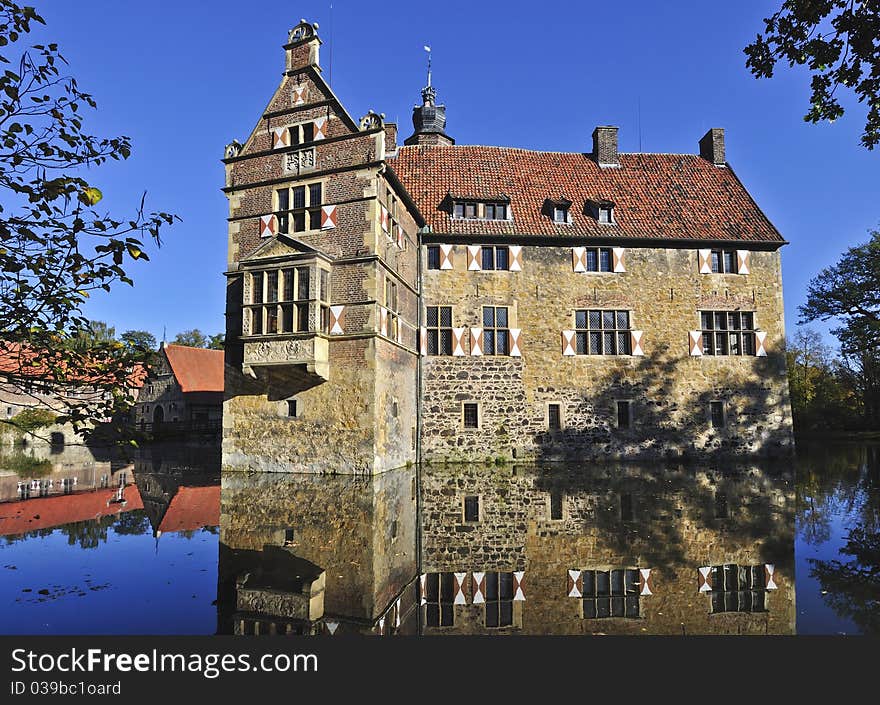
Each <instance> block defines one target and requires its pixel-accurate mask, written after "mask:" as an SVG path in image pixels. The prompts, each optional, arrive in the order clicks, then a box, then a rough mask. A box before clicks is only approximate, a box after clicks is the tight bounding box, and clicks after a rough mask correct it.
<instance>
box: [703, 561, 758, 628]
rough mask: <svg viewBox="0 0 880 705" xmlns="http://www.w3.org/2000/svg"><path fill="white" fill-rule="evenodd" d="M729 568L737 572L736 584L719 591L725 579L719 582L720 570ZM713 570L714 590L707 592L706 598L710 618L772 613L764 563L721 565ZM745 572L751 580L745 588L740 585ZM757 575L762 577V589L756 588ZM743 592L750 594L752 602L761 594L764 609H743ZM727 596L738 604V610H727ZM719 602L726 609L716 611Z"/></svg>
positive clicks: (714, 566) (750, 607)
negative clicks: (721, 615)
mask: <svg viewBox="0 0 880 705" xmlns="http://www.w3.org/2000/svg"><path fill="white" fill-rule="evenodd" d="M728 567H732V568H734V569H735V570H736V584H735V585H734V587H732V588H727V586H724V587H723V588H722V589H718V586H719V585H721V584H722V582H723V579H722V580H719V578H718V569H719V568H721V569H722V570H724V569H726V568H728ZM711 568H712V572H711V576H712V589H711V590H708V591H707V592H706V596H707V598H708V600H709V616H710V617H712V616H714V615H718V614H766V613H768V612H770V604H769V603H770V590H768V589H767V585H766V578H765V575H764V570H765V566H764V564H763V563H747V564H739V563H720V564H717V565H712V566H711ZM743 570H746V571H747V574H748V578H749V579H748V580H747V581H746V585H745V586H743V585H740V580H741V579H742V571H743ZM725 572H726V571H725ZM756 575H757V576H760V585H761V586H760V587H758V586H755V584H754V581H755V576H756ZM743 592H747V593H750V597H751V599H752V600H753V599H754V596H755V594H760V595H761V598H762V600H761V601H762V603H763V604H762V607H759V608H758V609H753V608H752V606H749V607H748V609H741V608H742V606H743V605H742V603H741V593H743ZM727 596H729V597H730V598H731V599H730V602H735V603H736V607H737V609H727V605H728V600H725V597H727ZM719 601H721V602H723V604H724V609H721V610H718V609H716V607H717V605H718V602H719Z"/></svg>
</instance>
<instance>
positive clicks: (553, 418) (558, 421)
mask: <svg viewBox="0 0 880 705" xmlns="http://www.w3.org/2000/svg"><path fill="white" fill-rule="evenodd" d="M547 427H548V428H549V429H550V430H551V431H558V430H559V429H561V428H562V409H561V406H560V405H559V404H550V405H549V406H548V407H547Z"/></svg>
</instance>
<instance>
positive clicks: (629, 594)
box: [578, 565, 645, 622]
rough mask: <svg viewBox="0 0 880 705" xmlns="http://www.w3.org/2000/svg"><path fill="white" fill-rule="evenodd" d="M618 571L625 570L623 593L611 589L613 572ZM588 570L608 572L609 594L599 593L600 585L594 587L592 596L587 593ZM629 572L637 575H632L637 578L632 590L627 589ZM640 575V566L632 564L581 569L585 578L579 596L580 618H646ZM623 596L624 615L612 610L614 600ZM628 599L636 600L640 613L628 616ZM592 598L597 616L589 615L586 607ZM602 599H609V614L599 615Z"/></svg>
mask: <svg viewBox="0 0 880 705" xmlns="http://www.w3.org/2000/svg"><path fill="white" fill-rule="evenodd" d="M616 571H623V572H624V586H623V587H624V591H623V594H622V595H616V594H613V592H612V589H611V586H612V585H613V581H612V573H613V572H616ZM588 572H591V573H593V574H596V573H608V585H609V593H608V595H599V591H598V587H594V590H593V593H592V596H588V595H587V585H586V576H585V574H586V573H588ZM627 572H629V573H630V574H631V575H632V573H635V575H634V576H632V577H634V578H635V581H634V583H633V584H632V585H631V586H630V588H632V591H630V590H628V589H627V585H626V577H625V576H626V573H627ZM638 575H639V568H638V566H631V565H626V566H619V565H616V566H595V567H590V568H583V569H581V579H582V580H583V590H582V593H581V597H579V598H578V605H579V616H580V618H581V619H584V620H589V621H591V622H593V621H597V622H598V621H602V620H606V619H614V620H635V619H644V618H645V617H644V615H643V614H642V601H641V598H642V595H641V594H640V590H639V578H638ZM597 584H598V581H594V586H595V585H597ZM621 598H622V599H623V600H624V614H623V615H614V614H612V612H613V608H612V600H614V599H621ZM627 599H629V600H630V601H632V600H635V603H636V605H637V606H638V614H637V615H629V616H628V615H627V614H626V611H627V605H626V600H627ZM590 600H591V601H593V602H594V603H595V605H596V608H597V609H596V610H595V616H590V615H588V614H587V611H586V609H585V608H586V603H587V601H590ZM600 600H607V601H608V614H607V615H602V616H599V610H598V606H599V601H600Z"/></svg>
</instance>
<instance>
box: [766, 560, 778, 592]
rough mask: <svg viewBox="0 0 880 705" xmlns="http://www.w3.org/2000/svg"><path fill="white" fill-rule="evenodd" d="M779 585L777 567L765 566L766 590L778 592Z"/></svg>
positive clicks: (767, 564) (769, 564) (768, 564)
mask: <svg viewBox="0 0 880 705" xmlns="http://www.w3.org/2000/svg"><path fill="white" fill-rule="evenodd" d="M778 588H779V584H778V583H777V582H776V566H774V565H773V564H772V563H765V564H764V589H765V590H776V589H778Z"/></svg>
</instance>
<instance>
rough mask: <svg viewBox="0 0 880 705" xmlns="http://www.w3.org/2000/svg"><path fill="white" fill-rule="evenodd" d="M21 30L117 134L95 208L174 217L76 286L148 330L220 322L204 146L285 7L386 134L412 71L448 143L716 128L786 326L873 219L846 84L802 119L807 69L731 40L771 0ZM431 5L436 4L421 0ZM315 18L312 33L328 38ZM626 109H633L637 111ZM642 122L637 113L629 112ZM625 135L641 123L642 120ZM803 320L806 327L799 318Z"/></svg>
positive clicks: (220, 5) (249, 10)
mask: <svg viewBox="0 0 880 705" xmlns="http://www.w3.org/2000/svg"><path fill="white" fill-rule="evenodd" d="M31 2H34V3H35V4H36V5H37V9H38V11H39V12H40V13H41V14H42V15H43V17H44V18H45V19H46V21H47V25H48V26H47V28H46V29H45V30H43V29H41V30H40V31H39V32H37V33H35V34H36V35H38V36H35V37H34V42H36V41H38V39H40V40H47V41H56V42H58V43H59V45H60V49H61V51H62V53H63V54H64V55H65V57H66V58H67V59H68V61H69V63H70V73H71V74H72V75H73V76H75V77H76V78H77V79H78V81H79V83H80V87H81V88H82V89H84V90H86V91H88V92H90V93H92V94H93V95H94V97H95V99H96V100H97V102H98V110H97V111H92V112H90V113H88V114H87V117H86V127H87V129H89V130H90V131H91V132H93V133H95V134H103V135H111V134H125V135H128V136H130V137H131V138H132V142H133V155H132V157H131V158H130V159H129V160H128V161H126V162H123V163H122V164H111V165H107V166H102V167H99V168H98V169H96V170H94V172H93V173H92V174H91V175H90V176H89V178H90V179H91V180H92V181H93V182H94V183H95V184H96V185H97V186H99V187H100V188H101V189H102V190H103V192H104V195H105V200H104V202H103V203H104V205H105V206H106V207H107V208H108V209H109V210H110V211H111V213H113V214H114V215H123V214H127V213H130V212H131V211H132V209H133V208H134V207H135V206H136V204H137V202H138V201H139V199H140V195H141V193H142V192H143V191H144V190H146V191H147V206H148V208H151V209H157V210H164V211H168V212H172V213H176V214H177V215H179V216H180V217H181V218H182V219H183V222H181V223H177V224H175V225H174V226H173V228H170V229H169V230H167V231H166V233H165V236H164V244H163V246H162V247H161V248H158V249H157V248H156V247H152V246H151V247H150V248H149V249H148V252H149V254H150V257H151V261H150V262H148V263H137V264H135V265H134V266H132V268H131V273H132V275H133V278H134V281H135V286H134V287H133V288H129V287H127V286H124V285H121V286H118V287H116V288H115V289H114V290H113V291H112V292H111V293H110V294H107V295H103V296H96V297H95V298H93V299H92V300H91V302H90V303H89V305H88V308H87V309H86V313H87V315H89V316H90V317H92V318H97V319H101V320H105V321H107V322H108V323H109V324H111V325H114V326H116V328H117V331H118V332H121V331H123V330H127V329H145V330H149V331H150V332H152V333H153V334H154V335H156V336H157V338H161V336H162V332H163V329H167V334H168V338H169V339H170V338H173V336H174V334H175V333H177V332H178V331H180V330H184V329H188V328H201V329H202V330H203V331H205V332H208V333H214V332H218V331H221V330H223V328H224V320H223V311H224V285H225V278H224V277H223V274H222V272H223V271H224V270H225V268H226V222H225V218H226V215H227V203H226V198H225V197H224V195H223V194H222V193H221V191H220V188H221V187H222V185H223V178H224V177H223V166H222V164H221V163H220V158H221V157H222V153H223V147H224V145H226V144H227V143H228V142H229V141H231V140H232V139H233V138H236V139H239V140H241V141H244V139H245V138H246V137H247V135H248V134H249V132H250V131H251V129H252V128H253V126H254V124H255V123H256V121H257V120H258V119H259V117H260V115H261V113H262V110H263V109H264V107H265V105H266V103H267V101H268V99H269V97H270V96H271V95H272V92H273V91H274V89H275V87H276V86H277V84H278V81H279V80H280V76H281V72H282V70H283V67H284V53H283V51H282V49H281V45H282V44H284V42H285V41H286V37H287V31H288V30H289V28H290V27H292V26H293V25H295V24H296V23H297V21H298V20H299V19H300V18H301V17H305V18H307V19H308V20H310V21H317V22H319V23H320V30H319V34H320V35H321V37H322V39H323V40H324V42H325V43H324V46H323V47H322V57H321V59H322V64H323V65H324V68H325V76H327V75H328V74H331V71H330V58H331V55H332V74H331V75H330V76H329V77H330V82H331V85H332V87H333V89H334V91H335V93H336V94H337V96H339V98H340V99H341V100H342V101H343V103H344V104H345V106H346V107H347V109H348V110H349V112H350V113H351V114H352V115H353V116H354V117H355V118H357V117H360V116H361V115H363V114H364V113H366V111H367V110H369V109H374V110H376V111H377V112H384V113H385V114H386V119H388V120H397V121H398V123H399V124H400V126H401V138H402V137H405V136H407V135H408V134H410V132H411V128H410V125H411V123H410V114H411V110H412V106H413V104H414V103H415V102H416V101H417V100H418V98H419V90H420V88H421V87H422V85H423V84H424V73H425V52H424V50H423V48H422V47H423V45H424V44H430V45H431V47H432V49H433V57H434V59H433V61H434V84H435V86H436V87H437V90H438V97H439V100H440V101H441V102H443V103H445V104H446V106H447V117H448V124H447V128H448V129H447V131H448V133H449V134H450V135H452V136H453V137H454V138H455V139H456V141H457V142H458V143H459V144H490V145H510V146H516V147H525V148H530V149H546V150H557V151H572V152H577V151H589V150H590V149H591V137H590V135H591V132H592V130H593V127H594V126H595V125H598V124H613V125H618V126H619V127H620V135H619V139H620V149H621V150H622V151H639V144H640V140H641V148H642V150H643V151H646V152H685V153H695V152H697V142H698V140H699V138H700V137H701V136H702V135H703V134H704V133H705V132H706V130H707V129H708V128H710V127H723V128H725V130H726V138H727V159H728V161H729V162H730V164H731V165H732V166H733V168H734V169H735V170H736V172H737V174H738V176H739V177H740V179H741V180H742V181H743V182H744V183H745V185H746V187H747V188H748V189H749V190H750V192H751V194H752V195H753V196H754V198H755V200H756V201H757V202H758V204H759V205H760V206H761V208H762V209H763V210H764V211H765V213H766V214H767V215H768V217H769V218H770V220H771V221H772V222H773V223H774V224H775V225H776V227H777V228H778V229H779V231H780V232H781V233H782V235H783V237H785V238H786V239H787V240H789V241H790V242H791V244H790V245H788V246H787V247H785V248H784V249H783V277H784V285H785V303H786V325H787V328H788V331H789V332H791V331H792V330H793V329H794V326H795V323H796V320H797V306H798V304H800V303H802V302H803V299H804V296H805V291H806V286H807V283H808V282H809V280H810V278H811V277H812V276H814V275H815V274H816V273H817V272H818V271H819V269H820V268H821V267H823V266H826V265H828V264H831V263H833V262H834V261H836V260H837V258H838V256H839V255H840V253H841V252H842V251H843V250H844V249H845V248H847V247H849V246H851V245H854V244H857V243H859V242H863V241H865V240H866V239H867V237H868V235H867V231H868V230H869V229H870V228H876V227H878V226H880V193H878V191H880V188H878V187H880V149H875V150H874V152H869V151H867V150H865V149H864V148H863V147H861V146H859V143H858V137H859V134H860V132H861V128H862V125H863V123H864V114H865V110H864V107H863V106H860V105H858V104H857V103H855V102H854V101H849V100H847V101H845V102H844V107H846V108H847V114H846V115H845V116H844V117H843V118H842V119H841V120H839V121H837V122H836V123H834V124H833V125H830V124H827V123H825V124H821V125H812V124H808V123H805V122H803V120H802V116H803V114H804V113H805V112H806V110H807V107H808V105H807V104H808V93H809V75H808V74H807V73H806V72H805V71H803V70H800V69H795V70H788V69H787V68H780V69H778V70H777V75H776V76H775V77H774V78H773V79H772V80H761V81H758V80H756V79H755V78H753V77H752V76H751V74H750V73H749V72H748V71H747V69H746V68H745V56H744V54H743V53H742V49H743V47H744V46H745V45H746V44H748V43H749V41H751V40H752V39H753V38H754V36H755V34H756V33H757V32H758V31H759V30H760V29H761V28H762V27H763V23H762V19H763V18H764V17H766V16H768V15H769V14H772V12H773V11H774V10H775V9H776V8H777V6H778V4H779V2H778V0H777V1H776V2H763V1H757V0H748V1H747V2H741V3H706V2H696V1H694V2H671V3H657V2H647V1H639V0H619V1H618V2H616V3H613V4H610V5H609V4H608V3H598V2H570V3H562V2H543V3H540V4H535V3H520V2H495V1H491V2H483V3H474V2H460V1H458V0H454V1H447V2H444V3H443V4H442V7H441V5H437V4H431V3H428V4H418V3H411V2H398V1H397V0H389V1H386V2H382V3H378V4H377V3H363V2H346V1H343V0H336V1H335V2H333V3H332V5H333V10H332V12H331V10H330V5H331V4H330V3H329V2H326V1H324V0H322V1H321V2H303V3H299V4H296V3H268V4H262V5H253V4H251V3H241V2H232V1H231V0H215V1H214V2H211V3H202V2H189V1H186V0H183V1H181V0H178V1H177V2H168V1H167V0H161V1H160V0H153V1H151V2H147V3H128V2H118V0H77V2H59V1H57V0H56V1H55V2H45V1H43V2H41V1H40V0H31ZM433 8H437V9H433ZM331 35H332V36H331ZM639 112H641V119H639ZM640 125H641V130H640ZM640 132H641V137H640ZM818 327H819V328H822V326H818Z"/></svg>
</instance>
